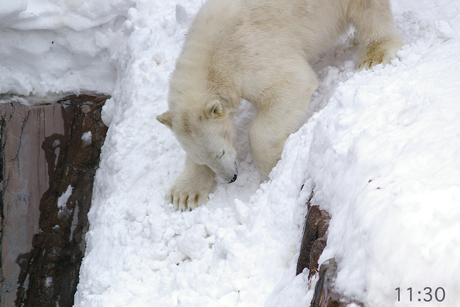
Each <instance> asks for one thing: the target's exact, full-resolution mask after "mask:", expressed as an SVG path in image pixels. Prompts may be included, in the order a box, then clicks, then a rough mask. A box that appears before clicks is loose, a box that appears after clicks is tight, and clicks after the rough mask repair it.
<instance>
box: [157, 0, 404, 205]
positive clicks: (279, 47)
mask: <svg viewBox="0 0 460 307" xmlns="http://www.w3.org/2000/svg"><path fill="white" fill-rule="evenodd" d="M350 24H353V25H354V27H355V28H356V31H357V35H358V38H359V40H360V55H361V62H360V64H359V68H368V67H371V66H373V65H375V64H379V63H384V64H386V63H389V62H390V60H391V59H393V58H394V57H395V55H396V51H397V50H398V49H399V48H400V47H401V46H402V42H401V40H400V38H399V36H398V35H397V34H396V31H395V28H394V25H393V16H392V14H391V9H390V4H389V1H388V0H321V1H320V0H209V1H208V2H207V3H206V4H205V5H204V6H203V7H202V9H201V10H200V12H199V13H198V15H197V16H196V18H195V20H194V22H193V24H192V26H191V28H190V31H189V33H188V35H187V40H186V42H185V44H184V48H183V52H182V54H181V56H180V57H179V59H178V61H177V64H176V69H175V71H174V73H173V75H172V78H171V81H170V93H169V101H168V102H169V111H168V112H166V113H164V114H162V115H160V116H158V117H157V118H158V120H159V121H160V122H162V123H164V124H166V125H167V126H168V127H170V128H171V130H172V131H173V132H174V134H175V135H176V137H177V139H178V140H179V142H180V144H181V145H182V147H183V148H184V150H185V151H186V152H187V159H186V163H185V169H184V171H183V173H182V174H181V175H180V177H179V178H178V179H177V180H176V182H175V183H174V185H173V186H172V188H171V189H170V191H169V193H168V200H169V201H171V202H172V203H173V204H174V206H175V207H176V208H180V209H186V208H190V209H192V208H195V207H196V206H198V205H200V204H202V203H204V202H206V201H207V197H208V194H209V193H210V192H211V191H212V188H213V176H214V173H217V174H218V175H219V176H221V177H222V178H223V179H224V180H226V181H227V182H231V181H232V180H233V179H235V178H236V175H237V164H236V151H235V149H234V145H233V139H234V127H233V120H232V115H233V114H234V113H235V112H236V111H237V110H238V105H239V102H240V100H241V99H242V98H244V99H246V100H248V101H250V102H252V103H253V104H254V105H255V107H256V109H257V117H256V119H255V120H254V122H253V123H252V126H251V128H250V131H249V140H250V149H251V153H252V156H253V160H254V163H255V165H256V166H257V168H258V169H259V170H260V171H261V172H262V173H263V174H266V175H268V174H269V172H270V171H271V169H272V168H273V167H274V166H275V165H276V163H277V161H278V159H279V158H280V155H281V152H282V150H283V146H284V142H285V140H286V138H287V137H288V136H289V135H290V134H291V133H293V132H295V131H296V130H297V129H298V128H299V127H300V126H301V125H302V124H303V123H304V122H305V120H306V116H307V115H306V114H307V108H308V105H309V100H310V97H311V95H312V93H313V92H314V91H315V89H316V87H317V81H316V76H315V73H314V72H313V70H312V69H311V67H310V65H309V63H308V61H309V60H310V59H312V58H313V57H316V56H318V55H320V54H321V53H323V52H324V51H326V49H327V48H328V47H330V46H331V44H333V43H334V42H335V41H336V40H337V38H338V37H339V36H340V35H341V34H342V33H344V31H346V29H347V28H348V27H349V25H350ZM224 152H225V154H223V153H224ZM222 154H223V155H222Z"/></svg>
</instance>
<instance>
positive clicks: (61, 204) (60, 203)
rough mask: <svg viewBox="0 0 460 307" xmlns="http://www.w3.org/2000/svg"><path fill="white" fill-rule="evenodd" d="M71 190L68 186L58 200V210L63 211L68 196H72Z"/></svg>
mask: <svg viewBox="0 0 460 307" xmlns="http://www.w3.org/2000/svg"><path fill="white" fill-rule="evenodd" d="M72 190H73V188H72V187H71V186H70V185H69V186H68V187H67V190H66V191H65V192H64V194H62V195H61V197H59V198H58V202H57V206H58V208H59V209H60V210H63V209H64V208H66V207H67V201H68V200H69V197H70V195H72Z"/></svg>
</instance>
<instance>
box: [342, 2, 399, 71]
mask: <svg viewBox="0 0 460 307" xmlns="http://www.w3.org/2000/svg"><path fill="white" fill-rule="evenodd" d="M348 18H349V19H350V21H351V22H352V24H353V25H354V26H355V28H356V32H357V34H358V38H359V44H360V47H359V50H360V58H361V61H360V63H359V65H358V69H363V68H364V69H368V68H370V67H372V66H374V65H377V64H380V63H382V64H389V63H390V61H391V60H393V59H394V58H396V52H397V51H398V50H399V49H400V48H401V47H402V45H403V43H402V40H401V38H400V37H399V35H398V34H397V33H396V29H395V26H394V22H393V15H392V12H391V6H390V2H389V0H351V1H350V4H349V6H348Z"/></svg>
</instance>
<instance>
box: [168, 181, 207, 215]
mask: <svg viewBox="0 0 460 307" xmlns="http://www.w3.org/2000/svg"><path fill="white" fill-rule="evenodd" d="M208 196H209V192H208V191H198V190H197V191H192V190H189V189H187V188H185V189H184V188H181V187H178V186H176V185H175V186H173V187H172V188H171V189H170V190H169V192H168V196H167V197H168V198H169V199H168V200H169V202H170V203H172V204H173V206H174V209H176V210H177V209H180V210H181V211H184V210H186V209H189V210H193V209H195V208H196V207H198V206H201V205H203V204H205V203H206V202H207V201H208Z"/></svg>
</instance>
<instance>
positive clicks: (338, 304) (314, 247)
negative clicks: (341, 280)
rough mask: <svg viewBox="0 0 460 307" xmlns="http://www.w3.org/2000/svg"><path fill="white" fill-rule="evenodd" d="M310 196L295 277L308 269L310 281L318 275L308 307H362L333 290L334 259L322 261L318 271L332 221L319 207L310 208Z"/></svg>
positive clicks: (335, 271) (311, 196) (335, 265)
mask: <svg viewBox="0 0 460 307" xmlns="http://www.w3.org/2000/svg"><path fill="white" fill-rule="evenodd" d="M313 196H314V192H312V193H311V195H310V199H309V200H308V202H307V206H308V214H307V216H306V218H305V228H304V232H303V237H302V245H301V247H300V255H299V259H298V261H297V272H296V274H297V275H298V274H300V273H302V272H303V270H304V269H305V268H307V269H308V270H309V273H308V279H309V280H310V279H311V278H312V277H313V276H314V275H315V274H317V273H318V275H319V278H318V281H317V283H316V286H315V294H314V295H313V299H312V301H311V304H310V307H346V306H349V305H350V304H351V305H352V306H364V305H363V304H362V303H360V302H357V301H354V300H351V299H350V298H348V297H344V296H343V295H340V294H339V293H337V292H336V291H335V290H334V281H335V279H336V277H337V263H336V262H335V259H334V258H332V259H329V260H327V261H325V262H324V263H323V264H322V265H321V268H320V269H319V271H318V260H319V257H320V256H321V254H322V252H323V250H324V248H325V247H326V244H327V229H328V227H329V221H330V219H331V217H330V216H329V213H327V212H326V211H325V210H320V209H319V206H312V205H311V200H312V198H313Z"/></svg>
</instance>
